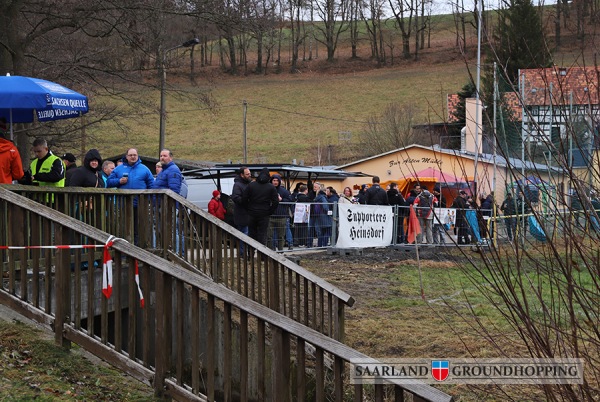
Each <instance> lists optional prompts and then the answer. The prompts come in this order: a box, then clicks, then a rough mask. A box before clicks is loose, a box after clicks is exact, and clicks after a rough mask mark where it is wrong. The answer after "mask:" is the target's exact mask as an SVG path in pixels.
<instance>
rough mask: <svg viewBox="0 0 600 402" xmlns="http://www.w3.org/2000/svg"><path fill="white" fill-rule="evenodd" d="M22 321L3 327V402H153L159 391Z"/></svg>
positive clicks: (0, 382)
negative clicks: (54, 339) (61, 345)
mask: <svg viewBox="0 0 600 402" xmlns="http://www.w3.org/2000/svg"><path fill="white" fill-rule="evenodd" d="M44 337H47V335H46V334H44V333H42V332H41V331H40V330H37V329H35V328H33V327H30V326H28V325H25V324H23V323H20V322H15V323H7V322H0V400H2V401H29V400H34V399H35V400H40V401H59V400H60V401H65V400H73V401H94V400H101V401H152V400H155V398H154V396H153V390H152V389H151V388H150V387H148V386H146V385H144V384H142V383H140V382H138V381H136V380H134V379H132V378H129V377H125V376H124V375H123V374H122V373H120V372H118V371H117V370H115V369H112V368H110V367H109V366H108V365H106V364H104V363H102V362H96V363H94V362H93V361H91V360H88V359H87V358H86V357H85V356H84V355H83V354H82V353H79V352H78V351H77V349H76V348H74V350H73V351H71V352H68V351H65V350H64V349H62V348H60V347H57V346H56V345H55V344H54V343H53V341H51V340H47V339H44Z"/></svg>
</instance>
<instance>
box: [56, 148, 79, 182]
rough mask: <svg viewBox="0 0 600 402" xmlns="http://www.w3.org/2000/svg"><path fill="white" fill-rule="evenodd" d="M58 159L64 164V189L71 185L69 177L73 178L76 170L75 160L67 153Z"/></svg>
mask: <svg viewBox="0 0 600 402" xmlns="http://www.w3.org/2000/svg"><path fill="white" fill-rule="evenodd" d="M60 159H62V161H63V163H64V164H65V187H68V186H70V185H71V176H73V172H75V169H76V168H77V163H75V161H76V160H77V158H75V155H73V154H72V153H70V152H67V153H66V154H64V155H63V156H62V157H61V158H60Z"/></svg>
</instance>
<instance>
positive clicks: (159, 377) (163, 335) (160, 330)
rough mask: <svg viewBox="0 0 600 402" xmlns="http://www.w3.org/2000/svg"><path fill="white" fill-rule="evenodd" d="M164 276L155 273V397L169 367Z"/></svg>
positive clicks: (162, 389)
mask: <svg viewBox="0 0 600 402" xmlns="http://www.w3.org/2000/svg"><path fill="white" fill-rule="evenodd" d="M166 276H167V275H166V274H164V273H162V272H160V271H158V272H156V309H155V312H156V313H155V314H156V328H155V336H154V340H155V342H154V351H155V352H154V353H155V358H154V363H155V364H154V367H155V368H154V371H155V373H156V375H155V378H154V384H153V386H154V393H155V394H156V395H157V396H161V395H162V394H163V392H164V388H165V378H166V375H167V371H168V370H169V367H168V366H167V348H166V347H165V346H166V344H167V343H170V342H169V338H167V330H166V328H165V327H166V315H167V314H170V313H171V312H170V310H168V309H167V308H166V306H165V304H166V303H165V288H166V287H167V284H166V283H165V278H166Z"/></svg>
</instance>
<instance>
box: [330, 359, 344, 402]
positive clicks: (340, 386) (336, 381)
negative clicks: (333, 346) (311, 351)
mask: <svg viewBox="0 0 600 402" xmlns="http://www.w3.org/2000/svg"><path fill="white" fill-rule="evenodd" d="M333 387H334V394H335V400H336V401H337V402H342V401H343V400H344V361H343V360H342V359H341V358H340V357H339V356H334V358H333Z"/></svg>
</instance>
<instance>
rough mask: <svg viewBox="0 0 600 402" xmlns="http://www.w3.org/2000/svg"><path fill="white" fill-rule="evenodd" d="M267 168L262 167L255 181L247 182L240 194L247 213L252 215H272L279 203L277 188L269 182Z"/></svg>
mask: <svg viewBox="0 0 600 402" xmlns="http://www.w3.org/2000/svg"><path fill="white" fill-rule="evenodd" d="M270 179H271V176H269V169H267V168H263V170H261V171H260V174H259V175H258V177H257V178H256V180H255V181H253V182H252V183H250V184H248V187H246V189H245V190H244V193H243V195H242V202H243V203H244V204H245V205H246V209H247V210H248V214H249V215H251V216H254V217H264V216H269V215H272V214H273V213H274V212H275V210H276V209H277V206H278V205H279V195H278V193H277V189H276V188H275V186H274V185H273V184H271V183H270Z"/></svg>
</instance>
